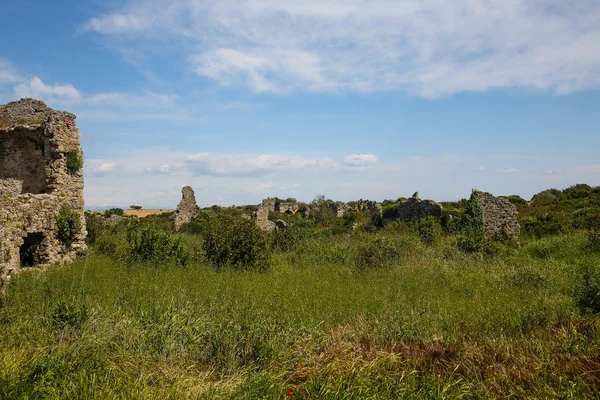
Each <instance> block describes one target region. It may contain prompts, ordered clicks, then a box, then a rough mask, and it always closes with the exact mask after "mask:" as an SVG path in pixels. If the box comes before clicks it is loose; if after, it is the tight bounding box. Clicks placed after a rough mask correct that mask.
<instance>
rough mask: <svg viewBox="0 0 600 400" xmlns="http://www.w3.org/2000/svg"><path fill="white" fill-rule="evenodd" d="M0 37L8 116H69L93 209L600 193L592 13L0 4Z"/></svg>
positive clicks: (409, 4)
mask: <svg viewBox="0 0 600 400" xmlns="http://www.w3.org/2000/svg"><path fill="white" fill-rule="evenodd" d="M0 34H2V37H3V38H5V40H3V41H2V43H0V103H5V102H7V101H12V100H16V99H19V98H21V97H36V98H41V99H43V100H44V101H46V102H47V103H48V105H49V106H51V107H53V108H57V109H64V110H68V111H71V112H73V113H75V114H76V115H77V117H78V118H77V124H78V126H79V127H80V129H81V138H82V146H83V150H84V152H85V157H86V163H85V184H86V188H85V198H86V206H87V207H93V206H108V205H119V206H128V205H130V204H134V203H135V204H140V205H143V206H144V207H146V208H152V207H174V206H175V205H176V204H177V202H178V201H179V199H180V196H181V192H180V190H181V187H182V186H184V185H191V186H192V187H193V188H194V189H195V191H196V198H197V199H198V202H199V204H200V205H202V206H206V205H212V204H221V205H231V204H253V203H258V202H259V201H260V199H262V198H264V197H271V196H279V197H296V198H298V199H299V200H304V201H310V200H311V199H312V198H313V197H314V196H315V195H317V194H324V195H326V196H327V197H330V198H334V199H336V200H346V201H347V200H355V199H359V198H369V199H376V200H383V199H385V198H397V197H400V196H410V195H411V194H412V193H413V192H415V191H419V193H420V195H421V197H423V198H432V199H435V200H440V201H443V200H457V199H460V198H461V197H468V195H469V193H470V191H471V189H473V188H477V189H481V190H487V191H491V192H493V193H494V194H498V195H504V194H519V195H521V196H523V197H525V198H530V197H531V195H533V194H534V193H536V192H538V191H540V190H543V189H546V188H549V187H557V188H564V187H567V186H570V185H572V184H575V183H579V182H585V183H588V184H591V185H600V156H599V154H600V151H599V150H598V149H600V131H599V128H598V127H599V126H600V124H599V122H600V112H598V110H599V109H600V90H599V89H600V51H599V50H600V3H598V2H597V1H595V0H578V1H576V2H566V1H558V0H505V1H502V2H489V1H487V0H470V1H454V2H445V1H439V0H405V1H398V0H395V1H391V0H369V1H366V0H344V1H317V0H305V1H302V2H298V1H285V0H277V1H275V0H245V1H242V0H236V1H231V0H205V1H195V0H123V1H116V0H115V1H113V0H108V1H100V0H87V1H85V0H80V1H60V0H57V1H52V2H49V1H32V0H3V1H2V2H1V3H0Z"/></svg>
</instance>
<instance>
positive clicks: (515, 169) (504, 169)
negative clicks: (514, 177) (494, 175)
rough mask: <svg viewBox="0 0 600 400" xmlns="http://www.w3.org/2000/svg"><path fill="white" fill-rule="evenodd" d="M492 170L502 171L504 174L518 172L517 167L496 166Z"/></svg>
mask: <svg viewBox="0 0 600 400" xmlns="http://www.w3.org/2000/svg"><path fill="white" fill-rule="evenodd" d="M494 171H495V172H502V173H505V174H514V173H517V172H519V169H518V168H496V169H495V170H494Z"/></svg>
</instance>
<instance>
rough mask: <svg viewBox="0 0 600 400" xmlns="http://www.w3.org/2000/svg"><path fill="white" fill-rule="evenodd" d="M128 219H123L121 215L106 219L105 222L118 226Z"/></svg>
mask: <svg viewBox="0 0 600 400" xmlns="http://www.w3.org/2000/svg"><path fill="white" fill-rule="evenodd" d="M126 219H127V217H122V216H120V215H115V214H113V215H111V216H110V217H108V218H104V220H103V222H104V223H105V224H107V225H117V224H118V223H119V222H121V221H124V220H126Z"/></svg>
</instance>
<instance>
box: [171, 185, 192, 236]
mask: <svg viewBox="0 0 600 400" xmlns="http://www.w3.org/2000/svg"><path fill="white" fill-rule="evenodd" d="M181 194H182V197H181V202H179V205H178V206H177V210H175V214H173V219H174V220H175V230H176V231H179V230H180V229H181V227H182V226H183V225H185V224H187V223H189V222H191V221H192V219H193V218H194V217H195V216H196V215H197V214H198V206H197V204H196V196H195V195H194V189H192V187H191V186H184V187H183V189H181Z"/></svg>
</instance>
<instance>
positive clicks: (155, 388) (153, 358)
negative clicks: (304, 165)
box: [0, 232, 600, 399]
mask: <svg viewBox="0 0 600 400" xmlns="http://www.w3.org/2000/svg"><path fill="white" fill-rule="evenodd" d="M377 235H379V236H385V237H388V238H391V239H394V238H396V236H397V234H396V233H394V232H382V233H379V234H377ZM185 239H186V240H187V241H188V242H193V240H195V238H193V237H191V236H189V237H185ZM413 239H414V238H411V237H408V236H407V237H405V238H404V241H405V243H408V244H409V245H408V246H405V252H404V253H403V254H402V257H401V258H400V259H399V260H395V261H394V263H393V264H392V265H389V266H387V267H386V268H381V269H375V270H373V269H357V268H355V267H354V264H353V261H352V260H353V257H352V255H353V254H354V253H353V251H354V250H353V249H354V248H355V247H356V246H357V244H358V243H362V242H364V241H368V240H371V236H369V235H367V234H364V233H359V232H357V233H351V234H347V235H340V236H337V237H331V238H321V239H319V240H307V241H306V242H305V243H303V245H302V246H300V247H298V249H297V250H295V251H291V252H287V253H278V252H276V253H274V254H273V261H272V262H273V267H272V269H271V270H270V271H269V272H267V273H259V272H234V271H229V270H222V271H219V272H217V271H215V270H214V269H213V268H210V267H208V266H206V265H204V264H202V263H193V262H192V263H190V264H188V265H187V266H185V267H176V266H172V265H171V266H167V265H164V266H163V265H155V264H154V263H145V264H143V263H140V264H127V263H125V262H123V261H118V260H116V259H114V258H109V257H108V256H106V255H102V254H100V253H98V252H94V251H91V252H90V253H89V254H88V255H87V256H85V257H83V258H80V259H79V260H78V261H77V262H75V263H73V264H71V265H66V266H55V267H52V268H50V269H48V270H47V271H45V272H43V273H40V272H39V271H36V270H32V271H28V272H25V273H22V274H20V275H19V276H17V277H16V278H15V279H14V280H13V281H11V284H10V285H9V286H8V291H7V293H6V295H5V296H4V297H2V298H1V300H0V332H1V334H0V398H10V399H11V398H73V399H79V398H86V399H87V398H144V399H153V398H156V399H167V398H173V399H179V398H182V399H183V398H199V399H219V398H221V399H238V398H239V399H262V398H269V399H280V398H292V399H376V398H381V399H387V398H389V399H397V398H594V397H597V396H599V394H600V392H599V390H600V317H599V316H598V315H587V314H585V313H584V312H583V311H582V310H581V309H580V308H579V307H577V305H576V301H575V297H574V293H575V291H576V290H577V287H578V285H580V283H581V279H582V278H581V277H582V271H583V270H586V269H589V268H600V254H599V253H598V252H592V251H589V250H588V249H587V248H586V240H587V239H586V236H585V235H584V234H582V233H581V234H579V233H575V234H570V235H562V236H555V237H549V238H544V239H539V240H531V241H529V242H525V243H523V244H522V245H521V247H520V248H510V247H506V248H504V249H503V250H502V251H500V252H499V253H498V254H496V255H494V256H489V255H482V254H480V253H475V254H465V253H462V252H460V251H458V250H457V249H456V246H455V245H454V243H452V242H451V241H452V238H444V239H443V240H441V241H440V242H438V243H436V244H435V245H432V246H426V245H424V244H421V243H420V242H419V240H418V238H417V239H415V240H413ZM394 240H395V239H394Z"/></svg>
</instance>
